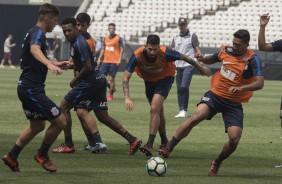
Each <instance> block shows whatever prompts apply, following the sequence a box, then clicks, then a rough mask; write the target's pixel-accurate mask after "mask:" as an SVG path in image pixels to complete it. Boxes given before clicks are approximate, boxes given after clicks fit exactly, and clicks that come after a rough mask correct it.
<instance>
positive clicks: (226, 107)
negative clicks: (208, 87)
mask: <svg viewBox="0 0 282 184" xmlns="http://www.w3.org/2000/svg"><path fill="white" fill-rule="evenodd" d="M201 103H205V104H207V105H208V106H209V107H210V109H211V110H212V113H211V115H210V117H208V118H207V119H208V120H210V119H212V117H213V116H215V115H216V114H217V113H219V112H221V113H222V118H223V121H224V125H225V130H227V128H228V127H230V126H238V127H241V128H243V119H244V113H243V108H242V104H241V103H238V102H232V101H230V100H228V99H225V98H222V97H220V96H218V95H216V94H214V93H213V92H211V91H208V92H206V93H205V95H204V97H202V99H201V101H200V103H199V104H201ZM199 104H198V105H199Z"/></svg>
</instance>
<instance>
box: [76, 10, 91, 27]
mask: <svg viewBox="0 0 282 184" xmlns="http://www.w3.org/2000/svg"><path fill="white" fill-rule="evenodd" d="M76 20H77V21H78V22H86V23H87V24H88V25H89V24H90V21H91V18H90V16H89V15H88V14H87V13H84V12H83V13H79V14H78V15H77V16H76Z"/></svg>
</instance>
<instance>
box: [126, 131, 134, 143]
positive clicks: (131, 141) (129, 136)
mask: <svg viewBox="0 0 282 184" xmlns="http://www.w3.org/2000/svg"><path fill="white" fill-rule="evenodd" d="M123 137H124V138H125V139H126V140H127V141H128V142H129V143H130V144H131V143H133V142H134V141H135V137H133V136H132V135H131V134H130V133H129V132H128V131H126V132H125V134H124V135H123Z"/></svg>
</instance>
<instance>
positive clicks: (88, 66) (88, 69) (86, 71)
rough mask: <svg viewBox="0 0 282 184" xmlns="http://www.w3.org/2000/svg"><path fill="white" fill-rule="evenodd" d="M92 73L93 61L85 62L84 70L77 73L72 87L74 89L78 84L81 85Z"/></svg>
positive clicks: (71, 83)
mask: <svg viewBox="0 0 282 184" xmlns="http://www.w3.org/2000/svg"><path fill="white" fill-rule="evenodd" d="M91 71H92V66H91V61H90V60H87V61H86V62H83V67H82V69H81V70H80V71H79V72H78V73H77V75H76V76H75V77H74V78H73V80H72V81H71V82H70V86H71V87H74V86H75V85H76V84H77V83H79V82H80V81H81V80H82V79H83V78H84V77H85V76H86V75H88V74H89V73H90V72H91Z"/></svg>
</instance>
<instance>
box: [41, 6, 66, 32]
mask: <svg viewBox="0 0 282 184" xmlns="http://www.w3.org/2000/svg"><path fill="white" fill-rule="evenodd" d="M60 14H61V13H60V10H59V9H58V8H57V7H56V6H54V5H52V4H48V3H45V4H42V5H41V6H40V8H39V11H38V21H39V22H44V25H45V27H46V32H51V31H52V30H53V29H54V27H55V26H56V25H57V24H58V19H59V17H60Z"/></svg>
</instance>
